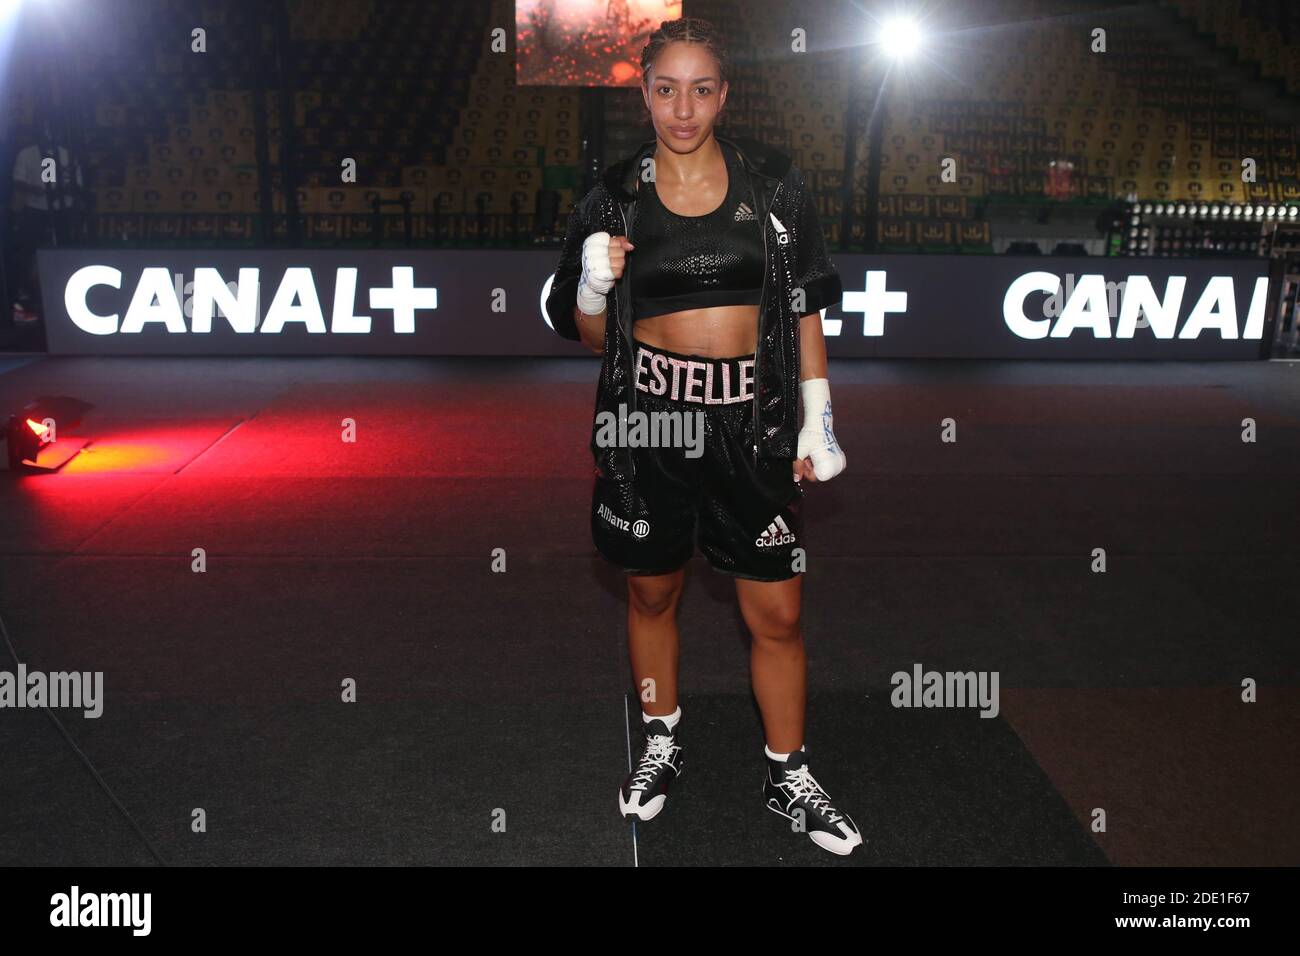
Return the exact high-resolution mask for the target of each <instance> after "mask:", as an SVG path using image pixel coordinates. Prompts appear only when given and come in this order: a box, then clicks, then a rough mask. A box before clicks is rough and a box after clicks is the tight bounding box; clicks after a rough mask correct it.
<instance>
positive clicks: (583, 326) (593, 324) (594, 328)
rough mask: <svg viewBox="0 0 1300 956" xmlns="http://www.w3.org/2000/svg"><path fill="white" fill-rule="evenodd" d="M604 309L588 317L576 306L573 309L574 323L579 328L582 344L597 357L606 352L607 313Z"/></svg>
mask: <svg viewBox="0 0 1300 956" xmlns="http://www.w3.org/2000/svg"><path fill="white" fill-rule="evenodd" d="M607 311H609V310H608V309H603V310H601V311H600V312H598V313H596V314H595V315H588V314H587V313H586V312H583V311H582V309H580V308H578V307H577V306H576V305H575V306H574V307H573V321H574V323H575V324H576V325H577V326H578V336H579V337H580V338H581V339H582V344H583V345H585V346H587V348H589V349H591V350H592V351H593V352H595V353H596V354H597V355H600V354H601V353H602V352H604V351H605V313H606V312H607Z"/></svg>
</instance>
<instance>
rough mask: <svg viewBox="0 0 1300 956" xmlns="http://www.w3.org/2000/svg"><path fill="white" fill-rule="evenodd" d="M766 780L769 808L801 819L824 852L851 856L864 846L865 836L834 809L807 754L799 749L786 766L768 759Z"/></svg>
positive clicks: (791, 817)
mask: <svg viewBox="0 0 1300 956" xmlns="http://www.w3.org/2000/svg"><path fill="white" fill-rule="evenodd" d="M765 759H766V760H767V778H766V779H765V780H764V781H763V796H764V797H765V798H766V799H767V808H768V809H769V810H771V811H772V812H773V813H779V814H780V815H781V816H783V817H785V818H786V819H787V820H797V819H802V821H803V826H804V828H805V830H806V832H807V833H808V836H810V837H811V838H812V841H813V842H814V843H816V844H817V845H818V846H819V847H821V848H822V849H823V850H830V851H831V852H832V853H835V854H837V855H839V856H848V855H849V854H850V853H852V852H853V848H854V847H856V846H860V845H861V844H862V834H861V833H859V832H858V828H857V827H856V826H855V825H854V823H853V821H852V820H851V819H850V818H849V815H848V814H847V813H844V812H843V811H842V810H836V809H835V808H834V807H833V806H831V800H830V795H829V794H828V793H827V792H826V791H825V790H823V789H822V788H821V784H819V783H818V782H817V781H816V780H814V779H813V775H812V774H811V773H810V772H809V770H808V754H807V753H806V752H804V751H802V750H796V751H795V752H794V753H792V754H790V756H789V758H787V760H786V762H785V763H782V762H781V761H779V760H773V759H772V758H771V757H765Z"/></svg>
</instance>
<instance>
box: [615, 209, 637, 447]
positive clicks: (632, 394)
mask: <svg viewBox="0 0 1300 956" xmlns="http://www.w3.org/2000/svg"><path fill="white" fill-rule="evenodd" d="M618 213H619V215H620V216H621V217H622V219H623V235H625V236H627V238H628V240H629V241H630V240H631V238H632V237H631V235H630V232H631V227H629V226H628V224H627V204H625V203H619V206H618ZM626 261H627V260H626V259H625V260H624V263H626ZM627 274H628V267H627V265H626V264H625V265H624V267H623V275H622V276H620V277H619V279H618V281H617V282H615V283H614V312H615V320H616V321H617V323H618V327H619V331H621V332H622V333H623V339H624V341H625V342H626V343H627V344H626V348H625V351H626V352H627V372H628V378H627V384H628V389H627V391H628V401H627V405H628V409H627V410H628V414H629V415H630V414H631V413H632V412H633V411H635V410H636V356H635V355H633V354H632V317H631V316H630V315H629V316H628V321H627V323H626V324H624V322H623V307H622V303H621V300H620V297H619V294H618V289H619V286H621V285H623V280H624V279H625V278H626V277H627ZM629 308H630V305H629ZM630 458H631V456H629V463H630Z"/></svg>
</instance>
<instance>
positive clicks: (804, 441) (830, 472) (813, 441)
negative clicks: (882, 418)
mask: <svg viewBox="0 0 1300 956" xmlns="http://www.w3.org/2000/svg"><path fill="white" fill-rule="evenodd" d="M799 392H800V394H801V395H802V396H803V428H801V429H800V430H799V448H798V452H797V454H798V456H799V457H800V458H812V463H813V474H815V475H816V476H817V480H818V481H829V480H830V479H831V478H834V477H835V476H836V475H838V474H839V473H840V472H841V471H843V470H844V469H845V467H846V466H847V465H848V459H847V458H846V457H845V456H844V452H843V451H841V450H840V444H839V442H837V441H836V440H835V433H834V432H833V431H831V424H832V423H831V384H830V382H829V381H828V380H826V379H824V378H809V379H804V380H803V381H802V382H800V383H799Z"/></svg>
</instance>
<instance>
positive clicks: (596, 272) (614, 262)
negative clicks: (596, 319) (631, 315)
mask: <svg viewBox="0 0 1300 956" xmlns="http://www.w3.org/2000/svg"><path fill="white" fill-rule="evenodd" d="M625 244H626V248H625ZM631 246H632V243H630V242H628V241H627V239H625V238H624V237H623V236H613V237H611V236H610V234H609V233H608V232H593V233H592V234H591V235H590V236H588V237H587V239H586V241H585V242H583V244H582V279H581V280H580V281H579V282H578V308H580V309H581V310H582V311H583V312H586V313H587V314H588V315H599V314H600V313H601V312H603V311H605V296H606V295H607V294H608V293H609V290H610V289H612V288H614V280H616V279H619V278H622V276H623V269H624V266H625V264H626V262H627V251H626V249H627V248H631Z"/></svg>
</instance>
